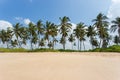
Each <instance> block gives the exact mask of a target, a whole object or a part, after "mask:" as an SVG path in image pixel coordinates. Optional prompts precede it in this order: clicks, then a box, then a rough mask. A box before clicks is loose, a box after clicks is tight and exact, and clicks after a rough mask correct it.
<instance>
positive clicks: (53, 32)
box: [50, 23, 58, 49]
mask: <svg viewBox="0 0 120 80" xmlns="http://www.w3.org/2000/svg"><path fill="white" fill-rule="evenodd" d="M50 35H51V37H52V38H53V49H54V46H55V43H56V42H58V41H57V39H56V38H55V37H56V36H57V35H58V26H57V25H55V24H54V23H52V24H51V31H50Z"/></svg>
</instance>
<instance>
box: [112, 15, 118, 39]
mask: <svg viewBox="0 0 120 80" xmlns="http://www.w3.org/2000/svg"><path fill="white" fill-rule="evenodd" d="M112 24H113V25H112V26H111V31H112V32H115V31H116V30H118V35H119V38H120V17H117V18H116V19H115V20H113V21H112Z"/></svg>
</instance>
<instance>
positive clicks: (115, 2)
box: [107, 0, 120, 20]
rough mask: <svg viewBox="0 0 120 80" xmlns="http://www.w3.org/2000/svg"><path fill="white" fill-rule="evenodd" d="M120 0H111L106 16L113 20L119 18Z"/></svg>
mask: <svg viewBox="0 0 120 80" xmlns="http://www.w3.org/2000/svg"><path fill="white" fill-rule="evenodd" d="M119 9H120V0H111V5H110V7H109V10H108V14H107V16H108V17H109V18H110V19H111V20H113V19H114V18H116V17H118V16H120V10H119Z"/></svg>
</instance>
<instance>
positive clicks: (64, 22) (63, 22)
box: [59, 16, 72, 49]
mask: <svg viewBox="0 0 120 80" xmlns="http://www.w3.org/2000/svg"><path fill="white" fill-rule="evenodd" d="M59 19H60V34H62V38H61V40H60V42H61V44H62V45H63V49H65V44H66V37H67V36H68V32H70V29H71V26H72V24H71V23H69V21H70V19H69V17H66V16H64V17H63V18H61V17H60V18H59Z"/></svg>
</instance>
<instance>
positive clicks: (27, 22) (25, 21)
mask: <svg viewBox="0 0 120 80" xmlns="http://www.w3.org/2000/svg"><path fill="white" fill-rule="evenodd" d="M23 21H24V23H25V24H26V25H28V24H29V23H30V22H31V21H30V19H28V18H27V19H24V20H23Z"/></svg>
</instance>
